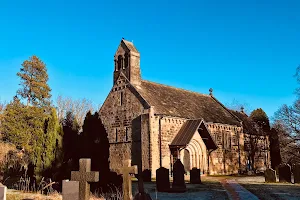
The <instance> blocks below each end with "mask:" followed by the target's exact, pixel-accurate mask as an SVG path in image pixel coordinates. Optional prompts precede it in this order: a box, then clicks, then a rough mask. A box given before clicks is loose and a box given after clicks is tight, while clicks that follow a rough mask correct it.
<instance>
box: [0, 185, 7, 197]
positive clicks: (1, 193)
mask: <svg viewBox="0 0 300 200" xmlns="http://www.w3.org/2000/svg"><path fill="white" fill-rule="evenodd" d="M6 192H7V188H6V186H4V185H0V200H6Z"/></svg>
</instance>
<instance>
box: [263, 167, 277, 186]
mask: <svg viewBox="0 0 300 200" xmlns="http://www.w3.org/2000/svg"><path fill="white" fill-rule="evenodd" d="M265 182H266V183H276V171H275V170H273V169H271V168H268V169H266V171H265Z"/></svg>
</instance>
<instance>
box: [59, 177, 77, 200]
mask: <svg viewBox="0 0 300 200" xmlns="http://www.w3.org/2000/svg"><path fill="white" fill-rule="evenodd" d="M62 199H63V200H79V181H69V180H63V181H62Z"/></svg>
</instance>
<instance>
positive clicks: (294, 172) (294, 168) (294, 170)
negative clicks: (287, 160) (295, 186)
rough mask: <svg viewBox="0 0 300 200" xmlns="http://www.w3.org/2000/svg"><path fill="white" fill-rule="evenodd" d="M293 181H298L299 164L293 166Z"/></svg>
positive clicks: (299, 181)
mask: <svg viewBox="0 0 300 200" xmlns="http://www.w3.org/2000/svg"><path fill="white" fill-rule="evenodd" d="M293 174H294V183H300V165H299V164H297V165H294V166H293Z"/></svg>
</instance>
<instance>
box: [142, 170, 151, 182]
mask: <svg viewBox="0 0 300 200" xmlns="http://www.w3.org/2000/svg"><path fill="white" fill-rule="evenodd" d="M142 177H143V181H144V182H151V171H150V170H149V169H145V170H144V171H143V172H142Z"/></svg>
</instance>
